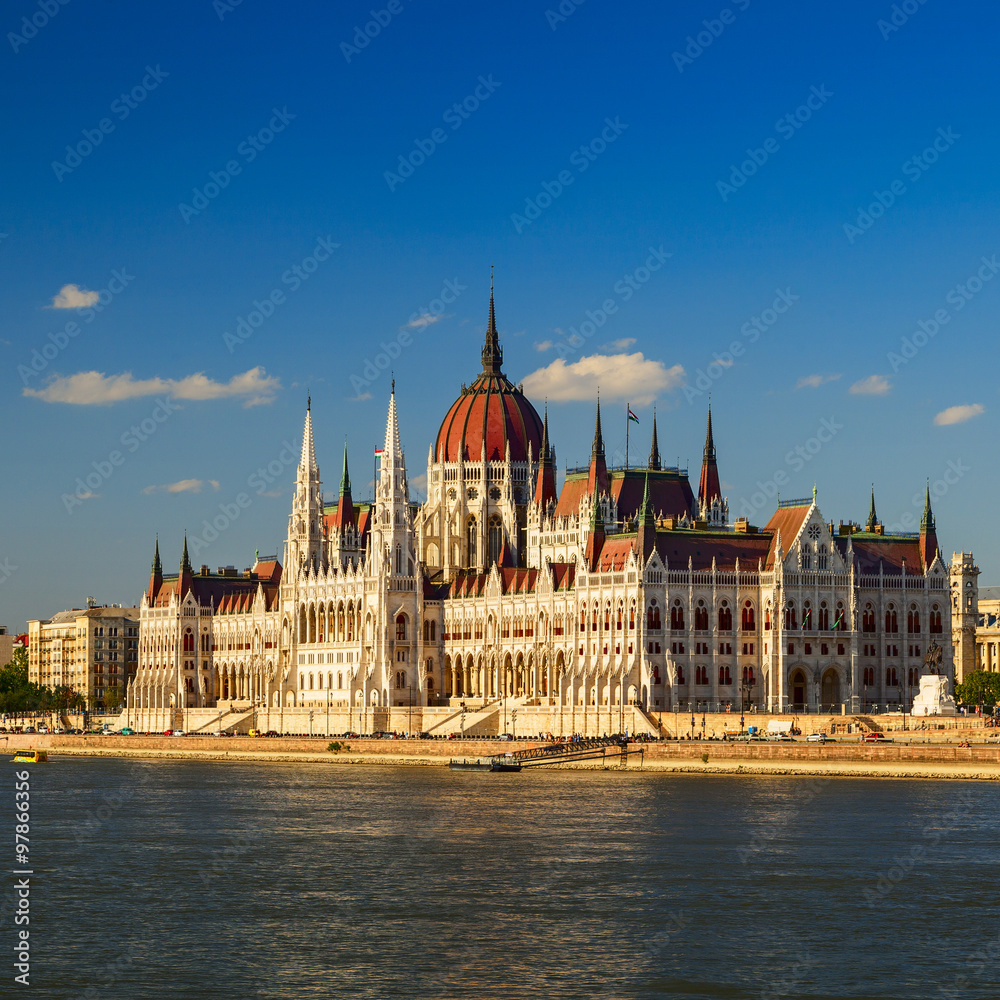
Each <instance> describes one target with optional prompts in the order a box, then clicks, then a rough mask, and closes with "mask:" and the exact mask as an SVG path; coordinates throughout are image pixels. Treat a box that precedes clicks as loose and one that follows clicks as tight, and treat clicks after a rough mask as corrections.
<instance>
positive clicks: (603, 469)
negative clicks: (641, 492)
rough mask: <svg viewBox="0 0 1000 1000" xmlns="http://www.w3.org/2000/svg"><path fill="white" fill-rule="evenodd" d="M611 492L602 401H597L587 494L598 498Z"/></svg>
mask: <svg viewBox="0 0 1000 1000" xmlns="http://www.w3.org/2000/svg"><path fill="white" fill-rule="evenodd" d="M608 492H610V487H609V484H608V463H607V462H606V461H605V460H604V435H603V433H601V400H600V397H598V399H597V420H596V422H595V424H594V444H593V447H592V448H591V449H590V473H589V474H588V476H587V493H588V494H589V495H590V496H597V495H598V494H599V493H608Z"/></svg>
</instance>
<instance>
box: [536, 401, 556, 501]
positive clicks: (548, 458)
mask: <svg viewBox="0 0 1000 1000" xmlns="http://www.w3.org/2000/svg"><path fill="white" fill-rule="evenodd" d="M555 499H556V472H555V469H554V468H553V466H552V449H551V448H550V447H549V410H548V407H546V408H545V422H544V424H543V425H542V448H541V451H540V453H539V456H538V479H537V482H536V483H535V503H536V504H538V506H539V508H540V510H541V511H542V512H544V511H545V509H546V508H547V507H548V505H549V504H550V503H551V502H552V501H554V500H555Z"/></svg>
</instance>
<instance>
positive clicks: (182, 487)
mask: <svg viewBox="0 0 1000 1000" xmlns="http://www.w3.org/2000/svg"><path fill="white" fill-rule="evenodd" d="M210 481H211V482H212V483H214V482H215V481H214V480H210ZM204 485H205V483H204V482H203V481H202V480H201V479H179V480H178V481H177V482H176V483H166V484H165V485H164V486H147V487H146V488H145V489H144V490H143V491H142V492H143V493H146V494H149V493H200V492H201V488H202V486H204ZM216 489H218V486H216Z"/></svg>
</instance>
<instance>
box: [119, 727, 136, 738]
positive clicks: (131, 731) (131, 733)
mask: <svg viewBox="0 0 1000 1000" xmlns="http://www.w3.org/2000/svg"><path fill="white" fill-rule="evenodd" d="M118 733H119V735H120V736H135V730H134V729H130V728H129V727H128V726H126V727H125V728H124V729H120V730H119V731H118Z"/></svg>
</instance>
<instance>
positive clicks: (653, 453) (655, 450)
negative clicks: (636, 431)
mask: <svg viewBox="0 0 1000 1000" xmlns="http://www.w3.org/2000/svg"><path fill="white" fill-rule="evenodd" d="M649 467H650V468H651V469H653V470H655V471H657V472H659V470H660V447H659V445H658V444H657V441H656V410H653V443H652V445H650V448H649Z"/></svg>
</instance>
